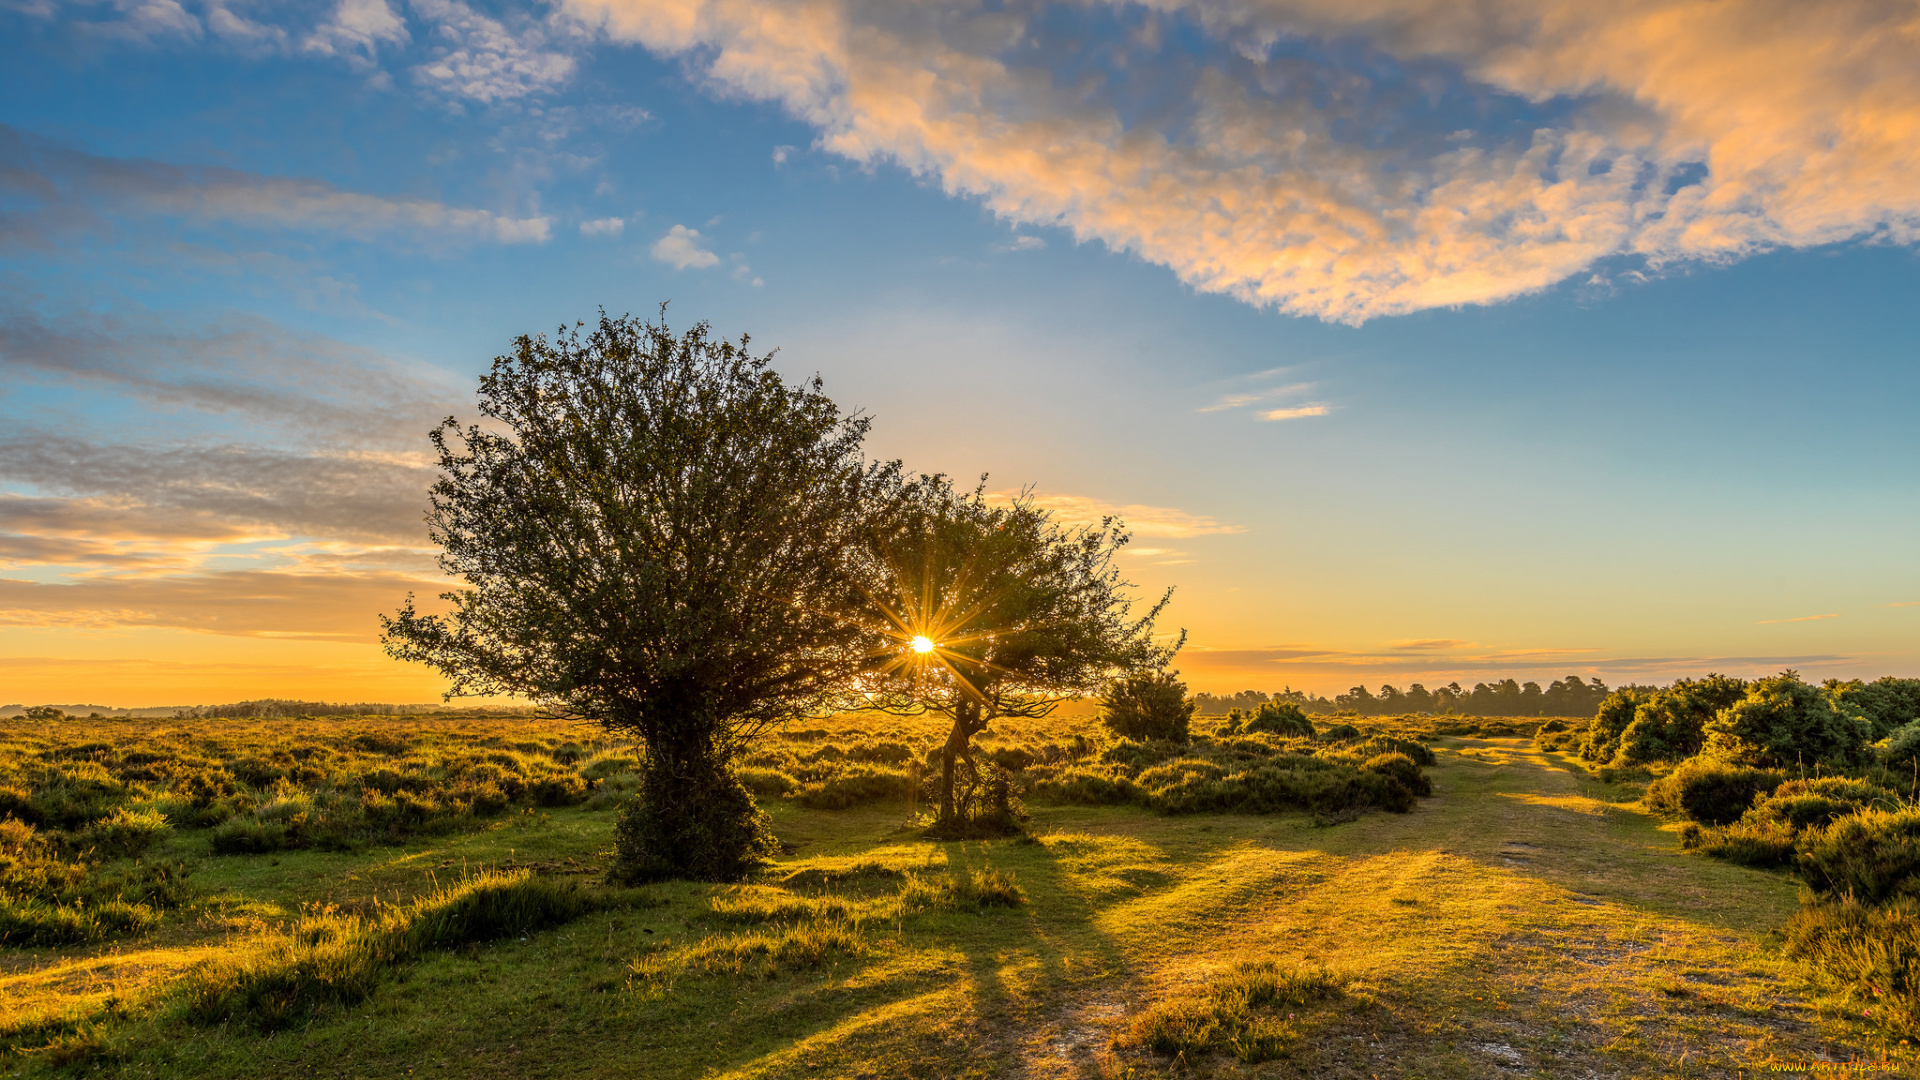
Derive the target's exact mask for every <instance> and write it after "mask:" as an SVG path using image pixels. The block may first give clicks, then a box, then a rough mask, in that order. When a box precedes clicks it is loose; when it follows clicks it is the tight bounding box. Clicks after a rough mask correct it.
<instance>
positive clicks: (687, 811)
mask: <svg viewBox="0 0 1920 1080" xmlns="http://www.w3.org/2000/svg"><path fill="white" fill-rule="evenodd" d="M676 764H677V765H678V766H679V769H680V770H681V771H680V772H679V775H670V776H663V775H662V773H663V772H664V767H663V766H661V765H660V764H658V763H657V759H649V761H648V767H647V768H646V769H645V770H644V771H643V772H642V773H641V786H640V790H639V792H638V793H637V794H636V795H635V796H634V797H633V798H632V799H630V800H628V802H627V804H626V807H625V809H623V810H622V811H621V813H620V821H619V824H618V825H616V826H615V828H614V846H615V857H614V867H613V870H612V871H611V874H612V876H613V877H614V879H615V880H619V881H629V882H645V881H659V880H662V879H666V878H690V879H692V880H695V881H738V880H740V879H741V878H743V877H746V876H747V875H748V874H749V873H752V872H753V871H754V870H756V869H758V868H759V867H760V866H762V865H763V864H764V863H765V862H766V860H767V858H768V857H769V856H770V855H772V854H773V852H774V851H775V850H776V849H777V844H776V842H775V840H774V838H773V829H772V825H771V823H770V822H769V821H768V819H767V815H766V813H765V812H764V811H762V810H761V809H760V808H759V807H758V806H756V805H755V804H754V801H753V794H752V793H751V792H749V791H748V790H747V788H746V785H744V784H742V783H741V782H740V778H739V777H737V776H735V775H734V774H733V771H732V770H731V769H728V768H726V767H725V766H724V765H723V764H720V763H718V762H713V761H711V760H709V763H708V764H709V766H710V767H708V768H707V769H706V770H705V771H703V772H696V771H694V770H695V768H696V763H694V762H689V761H684V760H683V761H681V762H677V763H676Z"/></svg>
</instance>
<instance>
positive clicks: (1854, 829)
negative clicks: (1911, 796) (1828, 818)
mask: <svg viewBox="0 0 1920 1080" xmlns="http://www.w3.org/2000/svg"><path fill="white" fill-rule="evenodd" d="M1798 865H1799V870H1800V876H1801V877H1802V878H1804V879H1805V880H1806V882H1807V884H1808V885H1809V886H1811V887H1812V888H1813V890H1814V891H1815V892H1816V893H1819V894H1821V895H1823V896H1833V897H1842V898H1846V899H1849V900H1853V901H1855V902H1857V903H1862V904H1880V903H1885V902H1886V901H1889V900H1892V899H1894V898H1895V897H1903V896H1904V897H1910V898H1914V899H1920V877H1916V875H1920V807H1902V808H1900V809H1898V810H1874V809H1869V810H1862V811H1861V812H1859V813H1857V814H1852V815H1849V816H1847V817H1843V818H1840V819H1838V820H1836V821H1835V822H1834V823H1833V824H1831V825H1828V826H1827V827H1826V828H1824V829H1821V830H1819V831H1817V832H1810V833H1808V834H1807V835H1806V836H1805V837H1803V838H1802V841H1801V850H1800V859H1799V864H1798Z"/></svg>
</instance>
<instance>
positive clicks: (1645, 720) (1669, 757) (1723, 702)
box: [1596, 675, 1747, 764]
mask: <svg viewBox="0 0 1920 1080" xmlns="http://www.w3.org/2000/svg"><path fill="white" fill-rule="evenodd" d="M1746 693H1747V684H1746V681H1745V680H1743V679H1735V678H1730V677H1728V676H1725V675H1708V676H1707V677H1706V678H1704V679H1697V680H1696V679H1680V680H1678V681H1676V682H1675V683H1674V684H1673V685H1672V686H1670V687H1668V688H1667V689H1665V690H1659V691H1655V692H1653V693H1652V694H1651V695H1649V696H1648V697H1647V698H1646V699H1645V700H1643V701H1641V702H1640V703H1639V705H1638V706H1636V707H1635V709H1634V711H1633V720H1632V722H1631V723H1629V724H1628V725H1627V726H1626V728H1625V729H1623V730H1622V731H1621V732H1620V737H1619V746H1618V749H1617V750H1616V752H1615V755H1614V757H1613V759H1612V760H1613V762H1614V763H1616V764H1644V763H1646V762H1652V761H1680V760H1683V759H1685V758H1689V757H1692V756H1693V755H1695V754H1697V753H1699V752H1700V749H1701V747H1702V746H1703V745H1704V744H1705V741H1706V725H1707V722H1708V721H1709V720H1712V719H1713V717H1714V716H1715V715H1717V714H1718V713H1719V712H1720V710H1722V709H1725V708H1729V707H1731V706H1732V705H1734V704H1735V703H1737V702H1739V701H1740V700H1742V699H1743V698H1744V697H1745V696H1746ZM1596 760H1604V759H1596Z"/></svg>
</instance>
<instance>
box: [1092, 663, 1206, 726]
mask: <svg viewBox="0 0 1920 1080" xmlns="http://www.w3.org/2000/svg"><path fill="white" fill-rule="evenodd" d="M1193 710H1194V702H1193V701H1192V699H1190V698H1188V697H1187V684H1186V683H1183V682H1181V681H1180V673H1179V672H1177V671H1142V672H1140V673H1138V674H1135V675H1130V676H1128V677H1127V678H1124V679H1115V680H1114V681H1113V682H1112V683H1111V684H1109V685H1108V687H1107V692H1106V693H1105V694H1103V695H1102V696H1101V698H1100V722H1101V723H1103V724H1105V725H1107V730H1109V731H1111V732H1113V733H1114V734H1115V735H1118V736H1120V737H1121V738H1123V739H1166V740H1168V741H1170V742H1177V743H1183V742H1186V741H1187V727H1188V725H1189V724H1191V723H1192V721H1193Z"/></svg>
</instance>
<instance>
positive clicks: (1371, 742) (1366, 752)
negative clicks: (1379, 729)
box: [1342, 735, 1434, 769]
mask: <svg viewBox="0 0 1920 1080" xmlns="http://www.w3.org/2000/svg"><path fill="white" fill-rule="evenodd" d="M1342 749H1344V750H1347V751H1348V752H1349V753H1352V754H1355V755H1361V756H1366V757H1371V756H1373V755H1374V754H1405V755H1406V756H1407V757H1410V758H1412V759H1413V763H1414V764H1415V765H1418V766H1420V767H1421V768H1423V769H1431V768H1433V761H1434V758H1433V750H1432V749H1431V748H1429V747H1428V746H1427V744H1425V743H1423V742H1420V741H1418V740H1415V739H1402V738H1398V737H1396V736H1393V735H1373V736H1369V737H1368V738H1367V739H1365V740H1363V741H1362V742H1360V743H1359V744H1358V745H1356V746H1351V747H1343V748H1342Z"/></svg>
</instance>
